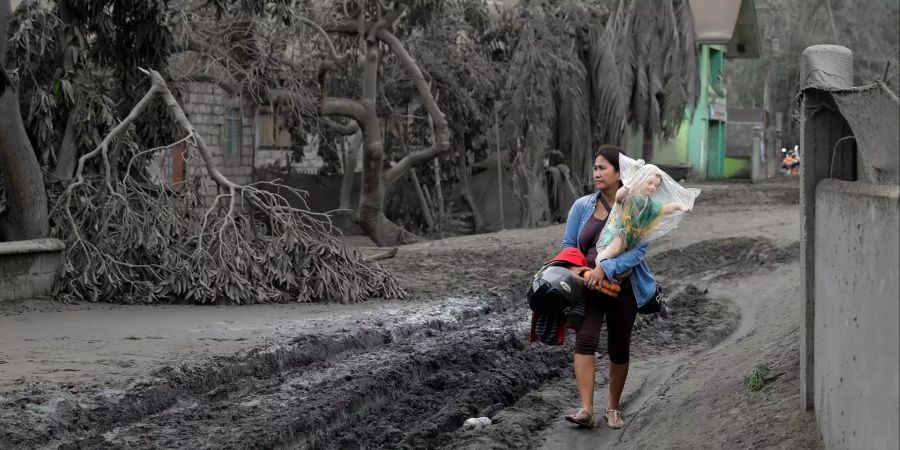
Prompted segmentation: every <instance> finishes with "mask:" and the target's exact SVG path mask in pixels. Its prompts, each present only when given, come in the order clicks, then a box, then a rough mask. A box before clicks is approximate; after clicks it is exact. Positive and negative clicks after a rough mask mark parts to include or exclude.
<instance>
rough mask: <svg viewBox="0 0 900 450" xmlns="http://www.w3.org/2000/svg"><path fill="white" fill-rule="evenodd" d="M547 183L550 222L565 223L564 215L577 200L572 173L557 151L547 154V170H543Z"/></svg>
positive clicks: (564, 159)
mask: <svg viewBox="0 0 900 450" xmlns="http://www.w3.org/2000/svg"><path fill="white" fill-rule="evenodd" d="M544 176H545V177H546V181H547V197H548V200H549V204H550V220H551V221H553V222H556V223H562V222H565V221H566V213H567V212H568V210H569V208H570V207H571V206H572V203H574V202H575V199H576V198H578V194H577V193H576V192H575V186H574V185H573V184H572V173H571V169H569V166H568V165H566V157H565V156H564V155H563V153H562V152H561V151H559V150H551V151H550V153H548V154H547V168H546V169H544Z"/></svg>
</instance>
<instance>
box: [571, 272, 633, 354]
mask: <svg viewBox="0 0 900 450" xmlns="http://www.w3.org/2000/svg"><path fill="white" fill-rule="evenodd" d="M587 292H588V294H587V308H586V309H585V313H584V321H583V322H582V323H581V327H579V328H578V331H577V332H576V333H575V354H576V355H593V354H594V353H596V352H597V347H598V346H599V345H600V329H601V328H602V327H603V319H604V318H606V336H607V341H606V348H607V351H609V360H610V361H611V362H612V363H614V364H628V350H629V347H631V329H632V328H633V327H634V319H635V318H636V317H637V302H636V301H635V299H634V290H633V289H632V288H631V282H630V280H628V279H627V278H626V279H625V281H623V282H622V290H621V291H620V292H619V297H618V298H612V297H609V296H606V295H603V294H601V293H599V292H597V291H594V290H588V291H587Z"/></svg>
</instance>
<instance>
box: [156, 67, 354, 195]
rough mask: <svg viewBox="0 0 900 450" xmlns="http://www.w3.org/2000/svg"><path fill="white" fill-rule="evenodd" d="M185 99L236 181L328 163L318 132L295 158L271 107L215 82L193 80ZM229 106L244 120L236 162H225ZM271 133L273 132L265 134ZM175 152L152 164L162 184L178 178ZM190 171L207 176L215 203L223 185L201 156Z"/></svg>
mask: <svg viewBox="0 0 900 450" xmlns="http://www.w3.org/2000/svg"><path fill="white" fill-rule="evenodd" d="M182 100H183V105H182V107H183V108H184V112H185V114H186V115H187V117H188V120H190V122H191V124H193V125H194V128H195V129H196V130H197V133H198V134H199V135H200V136H201V137H202V138H203V140H204V141H205V142H206V145H207V146H208V147H209V149H210V152H211V153H212V155H213V162H214V163H215V164H216V166H217V167H218V168H219V170H221V172H222V174H223V175H225V176H226V177H227V178H228V179H230V180H231V181H234V182H235V183H239V184H248V183H252V182H253V181H256V180H255V179H254V168H271V167H286V166H288V165H290V166H291V168H292V169H293V171H294V172H295V173H301V174H317V173H318V171H319V169H320V168H321V167H322V166H323V165H324V161H323V159H322V157H321V156H319V154H318V151H319V142H318V139H317V138H316V137H315V136H314V135H309V136H308V137H307V142H308V143H307V145H306V146H305V147H304V149H303V158H302V160H301V161H300V162H298V163H292V162H291V152H290V149H289V147H288V144H289V139H287V140H286V139H285V136H283V135H278V133H279V130H277V129H276V130H274V131H273V129H272V127H273V123H274V122H273V119H272V117H271V116H268V115H266V113H265V111H266V110H265V109H262V110H260V109H258V108H257V107H256V106H255V105H251V104H250V103H249V102H241V101H240V100H239V99H234V98H232V97H230V96H229V95H228V94H227V93H225V91H223V90H221V89H220V88H219V87H217V86H215V85H212V84H208V83H191V84H189V85H187V87H186V88H184V89H183V90H182ZM229 110H239V111H240V114H241V117H242V122H243V126H242V133H241V135H242V142H241V152H240V153H241V154H240V158H239V159H238V160H233V161H226V159H225V151H224V146H225V143H226V131H227V125H226V124H227V122H228V113H229ZM266 132H269V133H270V134H272V135H273V136H267V135H263V133H266ZM276 135H278V136H276ZM348 139H349V138H348ZM173 153H174V152H173V151H172V150H169V151H161V152H159V153H158V154H157V155H156V158H155V160H154V161H153V162H152V163H151V172H152V173H154V174H155V176H156V177H157V180H158V181H159V182H161V183H163V182H164V183H168V184H170V185H171V184H172V182H173V180H174V179H175V176H174V175H173V173H172V165H173V164H172V159H173ZM357 156H358V158H357V164H356V172H360V171H361V170H362V152H359V153H358V155H357ZM186 170H187V178H188V179H191V178H193V176H195V175H196V174H200V175H201V176H202V177H203V178H204V187H205V188H206V200H207V201H206V203H207V204H211V202H212V201H213V200H214V199H215V197H216V195H218V190H217V186H216V184H215V183H214V182H213V181H212V179H210V178H209V176H208V175H207V174H206V168H205V166H204V163H203V161H202V159H201V158H200V157H199V155H193V156H192V157H191V158H189V160H188V161H187V164H186Z"/></svg>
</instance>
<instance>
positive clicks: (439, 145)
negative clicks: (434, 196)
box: [378, 29, 450, 184]
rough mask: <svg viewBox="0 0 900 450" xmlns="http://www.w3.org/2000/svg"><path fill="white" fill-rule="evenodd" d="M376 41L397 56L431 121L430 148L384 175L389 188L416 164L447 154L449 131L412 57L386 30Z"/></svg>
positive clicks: (410, 157)
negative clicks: (380, 42)
mask: <svg viewBox="0 0 900 450" xmlns="http://www.w3.org/2000/svg"><path fill="white" fill-rule="evenodd" d="M378 39H380V40H381V41H382V42H384V43H385V44H387V45H388V47H389V48H390V49H391V51H392V52H394V54H395V55H397V58H398V59H399V60H400V64H401V65H402V66H403V68H404V69H406V72H407V74H408V75H409V77H410V79H412V82H413V85H415V87H416V90H417V91H418V93H419V96H420V97H421V98H422V103H423V105H424V106H425V110H426V111H428V115H429V116H430V117H431V121H432V123H433V127H432V138H433V141H432V142H433V144H432V147H431V148H430V149H427V150H421V151H418V152H415V153H413V154H410V155H407V156H406V157H404V158H403V159H401V160H400V161H399V162H398V163H397V164H396V165H394V166H393V167H391V168H390V169H388V170H387V171H386V172H385V174H384V178H385V181H386V182H388V183H389V184H390V183H393V182H394V181H396V180H397V179H398V178H400V176H401V175H403V173H404V172H406V171H407V170H409V168H410V167H412V166H414V165H415V164H416V163H418V162H420V161H424V160H427V159H430V158H434V157H435V156H437V155H440V154H441V153H443V152H445V151H447V150H448V149H449V148H450V128H449V127H448V125H447V118H446V117H445V116H444V113H443V112H441V110H440V108H438V106H437V102H436V101H435V100H434V96H432V95H431V89H430V87H429V86H428V84H427V83H426V82H425V77H424V76H423V75H422V70H421V69H419V66H418V64H416V61H415V60H414V59H413V57H412V56H410V54H409V52H407V51H406V48H405V47H404V46H403V44H402V43H401V42H400V40H399V39H397V37H396V36H394V34H393V33H391V32H390V31H388V30H387V29H383V30H381V31H379V32H378Z"/></svg>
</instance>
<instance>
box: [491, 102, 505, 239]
mask: <svg viewBox="0 0 900 450" xmlns="http://www.w3.org/2000/svg"><path fill="white" fill-rule="evenodd" d="M494 132H495V134H496V137H497V195H499V196H500V229H501V230H504V229H506V221H505V220H504V218H503V161H502V160H501V159H502V158H500V102H496V103H494Z"/></svg>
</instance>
